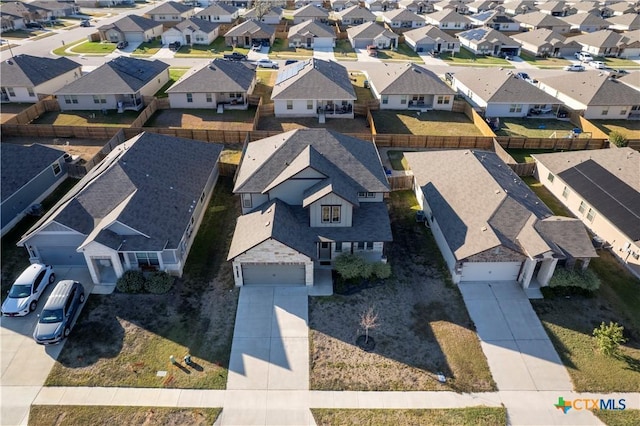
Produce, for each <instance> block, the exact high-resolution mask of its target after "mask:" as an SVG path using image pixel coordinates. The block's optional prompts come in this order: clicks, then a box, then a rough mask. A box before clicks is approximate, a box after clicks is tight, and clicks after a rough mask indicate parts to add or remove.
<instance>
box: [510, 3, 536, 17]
mask: <svg viewBox="0 0 640 426" xmlns="http://www.w3.org/2000/svg"><path fill="white" fill-rule="evenodd" d="M502 8H503V9H504V13H506V14H507V15H511V16H515V15H520V14H524V13H531V12H537V11H538V9H537V8H536V2H535V1H534V0H514V1H506V2H504V3H502Z"/></svg>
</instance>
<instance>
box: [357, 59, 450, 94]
mask: <svg viewBox="0 0 640 426" xmlns="http://www.w3.org/2000/svg"><path fill="white" fill-rule="evenodd" d="M367 75H368V76H369V80H370V83H371V85H372V86H373V87H374V88H375V89H376V91H377V92H378V93H380V94H381V95H410V94H416V93H420V94H433V95H453V94H455V92H454V91H453V90H451V89H450V88H449V86H447V85H446V84H445V83H444V82H443V81H442V80H440V78H439V77H438V76H437V75H436V74H435V73H434V72H432V71H429V70H428V69H426V68H425V67H424V66H420V65H417V64H414V63H408V64H394V63H386V62H385V63H384V64H381V66H378V67H375V68H371V70H369V71H368V72H367Z"/></svg>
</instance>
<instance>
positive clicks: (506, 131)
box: [495, 117, 591, 139]
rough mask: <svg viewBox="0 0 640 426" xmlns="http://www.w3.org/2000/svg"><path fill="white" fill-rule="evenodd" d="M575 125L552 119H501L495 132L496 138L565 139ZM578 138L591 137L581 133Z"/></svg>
mask: <svg viewBox="0 0 640 426" xmlns="http://www.w3.org/2000/svg"><path fill="white" fill-rule="evenodd" d="M575 127H576V126H575V125H574V124H573V123H571V122H570V121H561V120H556V118H555V117H552V118H515V117H501V118H500V129H499V130H496V131H495V134H496V136H514V137H525V138H558V139H561V138H567V137H569V134H570V132H571V131H573V129H575ZM579 137H591V135H590V134H587V133H581V134H580V135H579Z"/></svg>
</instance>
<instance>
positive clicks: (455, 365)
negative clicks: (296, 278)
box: [309, 191, 495, 424]
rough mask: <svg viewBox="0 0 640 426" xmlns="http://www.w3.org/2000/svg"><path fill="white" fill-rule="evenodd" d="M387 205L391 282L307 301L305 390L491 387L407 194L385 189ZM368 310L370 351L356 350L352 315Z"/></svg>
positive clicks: (462, 311) (457, 298) (470, 329)
mask: <svg viewBox="0 0 640 426" xmlns="http://www.w3.org/2000/svg"><path fill="white" fill-rule="evenodd" d="M388 206H389V209H390V217H391V226H392V232H393V238H394V241H393V243H391V244H390V245H389V247H388V252H387V254H388V258H389V263H390V265H391V268H392V271H393V276H392V278H390V279H388V280H386V282H385V283H384V284H382V285H380V286H377V287H374V288H369V289H364V290H362V291H360V292H359V293H356V294H352V295H349V296H341V295H334V296H331V297H313V298H310V300H309V327H310V348H311V349H310V373H309V374H310V386H311V389H317V390H363V391H373V390H376V391H396V390H407V391H416V390H448V391H455V392H482V391H491V390H495V383H494V382H493V379H492V377H491V373H490V372H489V367H488V365H487V362H486V359H485V357H484V354H483V353H482V350H481V348H480V342H479V340H478V337H477V335H476V332H475V329H474V325H473V322H472V321H471V319H470V318H469V315H468V313H467V309H466V307H465V305H464V302H463V300H462V297H461V295H460V292H459V291H458V289H457V288H456V287H455V286H454V285H453V284H452V283H451V281H450V279H449V277H448V275H447V272H446V268H444V267H443V263H444V261H443V260H442V257H441V255H440V252H439V250H438V247H437V245H436V243H435V240H434V239H433V237H432V236H431V233H430V232H429V230H428V229H427V228H425V227H424V226H423V225H422V224H421V223H417V222H416V221H415V214H416V211H417V210H418V209H419V206H418V205H417V202H416V199H415V197H414V195H413V193H412V192H411V191H398V192H393V193H392V194H391V197H390V199H389V204H388ZM371 307H373V309H374V310H375V312H376V313H377V314H378V320H379V327H378V328H376V329H374V330H372V331H371V332H370V334H371V336H372V337H373V338H374V339H375V343H376V345H375V349H374V350H373V351H372V352H364V351H363V350H361V349H360V348H359V347H358V346H356V344H355V341H356V338H357V337H358V335H359V334H362V330H359V329H360V326H359V322H360V321H359V319H360V315H361V314H362V313H363V312H364V311H366V310H367V309H369V308H371ZM399 307H403V308H402V309H399ZM327 318H339V319H340V320H339V321H327ZM438 374H443V375H444V376H445V377H446V383H441V382H440V381H438V378H437V375H438ZM374 424H375V422H374ZM414 424H417V423H414Z"/></svg>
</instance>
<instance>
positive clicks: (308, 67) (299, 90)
mask: <svg viewBox="0 0 640 426" xmlns="http://www.w3.org/2000/svg"><path fill="white" fill-rule="evenodd" d="M289 75H290V76H289ZM286 77H288V78H286ZM271 99H274V100H278V99H331V100H335V99H344V100H348V99H353V100H355V99H356V92H355V89H354V88H353V85H352V84H351V80H350V79H349V73H348V72H347V69H346V68H345V67H344V66H342V65H340V64H338V63H337V62H333V61H323V60H321V59H315V58H313V59H309V60H306V61H303V62H297V63H294V64H291V65H289V66H286V67H284V68H282V69H281V70H280V71H278V78H277V80H276V84H275V86H274V87H273V91H272V92H271Z"/></svg>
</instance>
